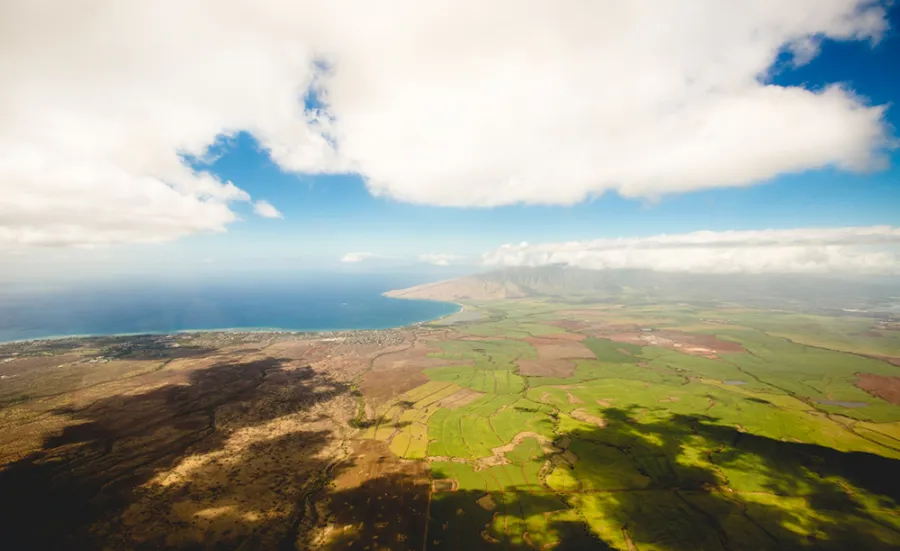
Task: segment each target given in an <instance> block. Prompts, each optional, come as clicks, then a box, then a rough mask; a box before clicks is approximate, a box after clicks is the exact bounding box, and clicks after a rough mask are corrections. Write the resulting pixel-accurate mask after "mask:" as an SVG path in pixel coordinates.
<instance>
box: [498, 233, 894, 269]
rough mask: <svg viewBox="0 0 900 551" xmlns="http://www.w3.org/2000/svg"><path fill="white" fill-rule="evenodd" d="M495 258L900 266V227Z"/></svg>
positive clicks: (529, 251) (573, 245) (545, 249)
mask: <svg viewBox="0 0 900 551" xmlns="http://www.w3.org/2000/svg"><path fill="white" fill-rule="evenodd" d="M483 260H484V263H485V264H486V265H490V266H543V265H548V264H568V265H570V266H577V267H580V268H588V269H596V270H604V269H621V268H626V269H629V268H630V269H649V270H656V271H661V272H696V273H738V272H745V273H801V274H824V273H858V274H900V228H895V227H892V226H871V227H850V228H823V229H816V228H808V229H793V230H761V231H726V232H710V231H702V232H694V233H688V234H681V235H658V236H653V237H643V238H621V239H596V240H592V241H573V242H568V243H548V244H540V245H529V244H528V243H520V244H518V245H512V244H508V245H503V246H502V247H499V248H497V249H495V250H493V251H489V252H487V253H485V254H484V256H483Z"/></svg>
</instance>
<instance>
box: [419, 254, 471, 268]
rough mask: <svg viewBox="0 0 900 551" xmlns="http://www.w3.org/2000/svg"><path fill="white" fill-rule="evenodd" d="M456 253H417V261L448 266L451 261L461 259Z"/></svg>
mask: <svg viewBox="0 0 900 551" xmlns="http://www.w3.org/2000/svg"><path fill="white" fill-rule="evenodd" d="M462 258H463V257H462V256H460V255H458V254H446V253H425V254H420V255H419V262H424V263H426V264H434V265H435V266H449V265H450V264H451V263H453V262H455V261H457V260H460V259H462Z"/></svg>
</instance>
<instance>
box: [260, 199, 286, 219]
mask: <svg viewBox="0 0 900 551" xmlns="http://www.w3.org/2000/svg"><path fill="white" fill-rule="evenodd" d="M253 212H255V213H256V214H258V215H260V216H262V217H263V218H284V215H282V214H281V213H280V212H279V211H278V209H276V208H275V207H273V206H272V203H270V202H268V201H266V200H264V199H260V200H259V201H257V202H255V203H253Z"/></svg>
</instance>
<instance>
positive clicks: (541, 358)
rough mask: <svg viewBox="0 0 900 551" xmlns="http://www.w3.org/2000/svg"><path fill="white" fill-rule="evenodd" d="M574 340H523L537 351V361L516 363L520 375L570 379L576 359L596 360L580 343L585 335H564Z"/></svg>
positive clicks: (525, 359) (532, 338)
mask: <svg viewBox="0 0 900 551" xmlns="http://www.w3.org/2000/svg"><path fill="white" fill-rule="evenodd" d="M560 335H566V336H569V337H574V339H559V338H548V337H531V338H528V339H523V340H525V341H526V342H528V343H529V344H530V345H532V346H533V347H534V349H535V350H536V351H537V359H536V360H532V359H527V358H522V359H519V360H517V361H516V364H517V365H518V366H519V373H521V374H522V375H531V376H535V377H569V376H571V375H572V373H574V372H575V362H574V361H573V360H576V359H594V358H596V356H595V355H594V353H593V352H591V350H590V349H588V348H587V347H586V346H584V345H583V344H581V343H580V342H578V340H581V339H583V338H584V335H575V334H571V333H562V334H560Z"/></svg>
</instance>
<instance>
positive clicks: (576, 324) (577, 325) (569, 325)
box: [546, 320, 591, 331]
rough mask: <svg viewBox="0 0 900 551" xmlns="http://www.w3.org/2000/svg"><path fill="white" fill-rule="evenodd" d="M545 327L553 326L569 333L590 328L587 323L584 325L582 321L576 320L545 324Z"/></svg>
mask: <svg viewBox="0 0 900 551" xmlns="http://www.w3.org/2000/svg"><path fill="white" fill-rule="evenodd" d="M546 323H547V325H554V326H556V327H562V328H563V329H567V330H569V331H579V330H581V329H586V328H588V327H590V326H591V324H589V323H585V322H583V321H577V320H555V321H548V322H546Z"/></svg>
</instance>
